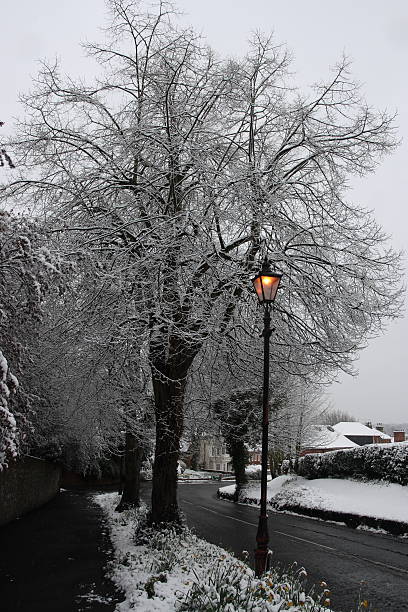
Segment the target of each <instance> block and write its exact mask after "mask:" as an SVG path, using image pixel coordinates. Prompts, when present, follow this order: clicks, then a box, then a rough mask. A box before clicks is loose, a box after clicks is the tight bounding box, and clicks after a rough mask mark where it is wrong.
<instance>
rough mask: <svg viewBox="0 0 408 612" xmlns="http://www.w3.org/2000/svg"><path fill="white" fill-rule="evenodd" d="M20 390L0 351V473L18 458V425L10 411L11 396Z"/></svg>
mask: <svg viewBox="0 0 408 612" xmlns="http://www.w3.org/2000/svg"><path fill="white" fill-rule="evenodd" d="M17 388H18V382H17V378H16V377H15V376H14V375H13V374H11V372H10V369H9V366H8V363H7V359H6V358H5V357H4V355H3V353H2V352H1V351H0V471H1V470H2V469H3V468H5V467H7V466H8V461H9V459H13V458H15V457H16V456H17V424H16V419H15V418H14V415H13V413H12V412H11V410H10V409H9V398H10V395H11V394H13V393H15V392H16V391H17Z"/></svg>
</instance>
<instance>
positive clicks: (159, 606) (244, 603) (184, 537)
mask: <svg viewBox="0 0 408 612" xmlns="http://www.w3.org/2000/svg"><path fill="white" fill-rule="evenodd" d="M95 501H96V502H97V503H98V504H100V505H101V506H102V508H103V509H104V510H105V513H106V516H107V521H108V524H109V528H110V536H111V540H112V544H113V549H114V559H113V560H112V562H111V564H110V568H109V572H110V575H111V577H112V579H113V581H114V582H115V583H116V585H117V586H118V588H119V589H121V590H122V591H123V594H124V598H125V599H124V601H123V602H121V603H119V604H118V605H117V608H116V611H117V612H130V611H134V610H143V612H153V611H155V612H172V611H176V610H177V611H179V612H280V611H284V610H289V609H290V610H292V611H299V610H304V611H308V612H312V611H313V612H323V611H328V610H329V608H328V607H327V606H329V605H330V601H329V599H327V594H328V591H327V589H326V590H325V587H326V585H325V584H324V583H322V585H321V588H320V591H321V592H320V593H319V594H318V595H317V596H316V597H313V594H312V593H306V592H305V590H304V579H305V576H306V572H305V570H304V569H303V568H300V569H295V568H291V570H290V571H279V570H277V569H273V570H271V571H270V572H269V573H268V574H266V575H265V576H264V577H263V578H262V579H257V578H256V577H255V575H254V572H253V571H252V570H251V569H250V568H249V567H248V566H247V565H246V564H245V563H244V562H242V561H240V560H238V559H236V558H235V557H233V556H232V555H230V554H229V553H227V552H226V551H225V550H223V549H221V548H219V547H218V546H214V545H213V544H209V543H208V542H205V541H204V540H201V539H199V538H197V537H196V536H195V535H193V534H192V533H191V532H190V531H189V530H187V529H181V530H178V531H176V530H174V529H167V530H163V531H153V530H151V529H148V528H147V527H146V526H145V519H146V508H141V509H138V510H132V511H126V512H123V513H120V514H118V513H115V511H114V508H115V506H116V505H117V502H118V496H117V495H116V494H115V493H107V494H102V495H97V496H95Z"/></svg>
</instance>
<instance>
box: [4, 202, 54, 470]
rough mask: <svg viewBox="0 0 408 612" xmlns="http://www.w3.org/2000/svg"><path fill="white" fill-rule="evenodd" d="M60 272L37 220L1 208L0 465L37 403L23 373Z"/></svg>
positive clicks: (17, 446)
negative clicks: (46, 298)
mask: <svg viewBox="0 0 408 612" xmlns="http://www.w3.org/2000/svg"><path fill="white" fill-rule="evenodd" d="M59 276H60V271H59V262H58V259H57V258H55V257H54V256H52V255H51V253H50V251H49V250H48V248H47V246H46V237H45V235H44V234H43V232H42V231H41V229H40V227H39V226H38V224H36V223H35V222H33V221H32V220H29V219H28V218H27V217H26V216H15V215H13V214H10V213H8V212H6V211H0V354H1V364H2V365H1V370H0V381H1V384H0V386H1V415H2V416H1V425H0V438H1V439H2V440H3V442H2V448H3V451H2V452H1V457H0V465H1V464H2V463H5V462H7V456H9V457H10V456H13V457H15V456H16V455H17V453H18V452H19V451H20V450H21V448H22V447H24V444H25V443H26V441H27V436H28V434H29V432H30V429H31V425H32V414H33V411H35V410H36V407H38V402H39V398H38V397H35V396H34V395H33V393H32V389H30V386H29V385H27V381H26V377H25V374H26V371H27V369H28V367H30V366H31V364H32V359H33V354H34V350H35V347H36V345H37V342H38V332H39V326H40V322H41V319H42V315H43V301H44V296H45V294H46V292H47V290H48V287H49V285H50V282H51V281H55V280H56V279H57V282H56V285H58V282H59ZM18 383H20V384H18ZM17 389H18V392H17ZM5 449H8V451H7V452H6V450H5Z"/></svg>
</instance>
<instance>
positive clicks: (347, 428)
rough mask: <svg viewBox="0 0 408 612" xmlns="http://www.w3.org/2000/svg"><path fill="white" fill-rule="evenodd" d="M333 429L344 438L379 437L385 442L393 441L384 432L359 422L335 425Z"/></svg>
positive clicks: (344, 422)
mask: <svg viewBox="0 0 408 612" xmlns="http://www.w3.org/2000/svg"><path fill="white" fill-rule="evenodd" d="M333 429H335V430H336V431H338V432H339V433H341V434H343V436H377V437H379V438H382V439H383V440H391V438H390V436H388V435H387V434H385V433H384V432H383V431H379V430H378V429H373V428H372V427H367V425H363V423H358V422H357V421H341V423H337V424H336V425H333Z"/></svg>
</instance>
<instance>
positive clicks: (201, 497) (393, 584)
mask: <svg viewBox="0 0 408 612" xmlns="http://www.w3.org/2000/svg"><path fill="white" fill-rule="evenodd" d="M225 484H226V483H225ZM219 486H220V484H219V483H209V484H180V486H179V498H180V505H181V507H182V509H183V511H184V513H185V516H186V519H187V524H188V525H189V526H190V527H192V528H194V530H195V532H196V533H197V534H198V535H199V536H201V537H203V538H205V539H206V540H208V541H210V542H212V543H214V544H219V545H220V546H222V547H223V548H226V549H228V550H231V551H232V552H234V553H235V554H237V555H240V553H242V551H243V550H247V551H249V552H250V553H251V555H252V552H253V549H254V548H255V535H256V529H257V520H258V513H259V510H258V509H257V508H253V507H249V506H243V505H237V504H233V503H230V502H226V501H221V500H218V499H217V497H216V491H217V489H218V487H219ZM269 537H270V547H271V549H272V550H273V559H274V560H275V561H276V562H279V563H282V564H284V565H285V566H288V565H291V564H292V563H293V562H294V561H297V562H298V564H300V565H301V566H304V567H305V568H306V570H307V573H308V576H309V580H310V582H311V583H319V582H320V581H321V580H324V581H325V582H327V584H328V585H329V588H330V590H331V601H332V606H333V608H334V609H335V610H336V611H340V610H341V611H343V612H349V610H350V609H352V607H353V605H354V603H355V601H356V600H357V598H358V593H359V589H360V586H361V582H364V584H363V585H362V588H363V599H368V600H369V601H370V603H371V604H372V606H373V610H378V611H380V612H383V611H384V612H385V611H391V610H392V611H393V612H402V611H408V541H407V540H406V539H402V538H397V537H393V536H388V535H381V534H377V533H370V532H366V531H359V530H354V529H350V528H348V527H345V526H342V525H338V524H334V523H326V522H322V521H317V520H313V519H309V518H306V517H300V516H295V515H290V514H283V513H276V512H270V513H269ZM353 609H354V608H353Z"/></svg>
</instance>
